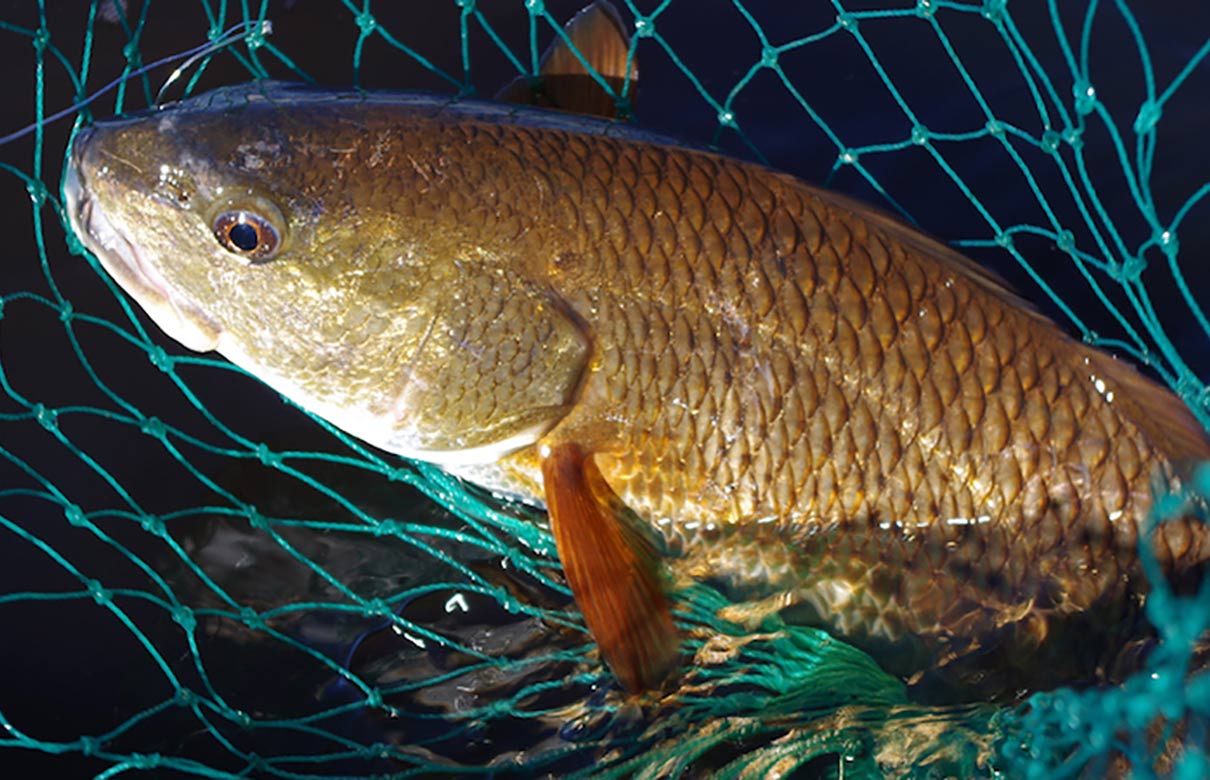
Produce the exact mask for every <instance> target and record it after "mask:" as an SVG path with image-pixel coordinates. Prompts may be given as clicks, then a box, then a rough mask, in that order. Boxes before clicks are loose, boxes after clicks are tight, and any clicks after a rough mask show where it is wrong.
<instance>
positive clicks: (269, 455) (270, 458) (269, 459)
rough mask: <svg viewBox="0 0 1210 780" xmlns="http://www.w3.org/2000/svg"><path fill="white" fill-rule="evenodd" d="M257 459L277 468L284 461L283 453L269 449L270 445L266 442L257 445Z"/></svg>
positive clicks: (263, 463)
mask: <svg viewBox="0 0 1210 780" xmlns="http://www.w3.org/2000/svg"><path fill="white" fill-rule="evenodd" d="M256 459H257V460H259V461H260V462H261V464H262V465H265V466H269V467H270V468H275V469H280V468H281V467H282V464H283V463H284V461H283V459H282V456H281V454H280V453H277V452H274V451H273V450H271V449H269V446H268V445H267V444H264V443H261V444H258V445H256Z"/></svg>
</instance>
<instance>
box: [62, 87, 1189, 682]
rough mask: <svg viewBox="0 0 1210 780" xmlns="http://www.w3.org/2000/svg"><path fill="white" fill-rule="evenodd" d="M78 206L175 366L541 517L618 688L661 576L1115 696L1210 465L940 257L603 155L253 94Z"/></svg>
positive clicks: (200, 119) (918, 659) (537, 119)
mask: <svg viewBox="0 0 1210 780" xmlns="http://www.w3.org/2000/svg"><path fill="white" fill-rule="evenodd" d="M65 197H66V208H67V213H68V215H69V217H70V219H71V222H72V225H73V227H74V229H75V231H76V232H77V234H78V235H79V236H80V238H81V239H82V240H83V242H84V243H85V245H86V246H87V247H88V248H89V249H90V250H91V251H92V252H93V253H94V254H95V255H96V256H97V257H98V258H99V259H100V261H101V262H102V264H103V265H104V267H105V268H106V270H107V271H108V272H109V273H110V274H111V275H112V276H113V277H114V278H115V279H116V280H117V281H118V282H119V283H120V284H121V285H122V287H123V288H124V289H125V290H126V291H127V292H128V293H129V294H130V295H131V296H132V297H133V298H134V299H135V300H136V301H138V303H139V304H141V306H142V307H143V309H144V310H145V311H146V312H147V314H148V315H149V316H150V317H151V318H152V319H153V320H154V321H155V322H156V323H157V324H158V325H159V326H160V327H161V328H162V329H163V330H164V332H165V333H167V334H168V335H169V336H171V337H173V338H174V339H176V340H177V341H179V342H180V343H181V344H183V345H185V346H186V347H188V348H190V349H193V350H198V351H208V350H217V351H218V352H219V353H221V354H222V355H224V356H226V357H227V358H228V359H230V360H231V361H232V362H234V363H235V364H237V365H239V366H241V367H243V368H245V369H247V370H248V371H249V372H251V373H253V374H254V375H256V376H258V377H260V378H261V379H262V380H264V381H265V382H266V383H268V384H269V385H270V386H272V387H273V388H275V389H277V390H278V391H280V392H281V393H283V394H284V395H286V396H287V397H289V398H291V399H292V400H293V401H295V402H296V403H298V404H299V405H301V406H303V407H304V408H306V409H308V410H310V411H312V412H313V413H315V414H317V415H319V416H321V417H323V418H325V419H327V420H328V421H330V422H331V423H333V424H334V425H336V426H338V427H340V428H342V429H344V430H345V431H348V432H349V433H351V434H353V435H354V436H357V437H359V438H360V439H363V440H365V441H366V442H369V443H370V444H373V445H375V446H377V447H380V448H382V449H384V450H387V451H389V452H392V453H397V454H399V455H401V456H404V457H407V458H417V459H422V460H426V461H431V462H433V463H436V464H440V465H441V466H442V467H444V468H446V469H448V470H450V471H451V472H453V473H455V474H458V475H461V476H462V477H464V478H465V479H467V480H469V481H471V482H474V483H476V484H478V485H481V486H483V487H485V488H488V489H491V490H494V491H499V492H501V493H504V494H508V495H511V496H515V497H517V498H519V499H521V500H524V501H527V502H530V503H532V504H535V505H540V506H545V507H546V508H547V509H548V510H549V515H550V524H551V529H552V531H553V534H554V537H555V541H556V544H557V548H558V553H559V556H560V558H561V560H562V562H563V564H564V567H565V571H566V576H567V579H568V582H569V584H570V586H571V589H572V591H573V593H574V595H575V598H576V601H577V603H578V605H579V607H580V609H581V610H582V612H583V614H584V618H585V621H586V623H587V625H588V627H589V629H590V631H591V632H592V635H593V637H594V638H595V639H596V641H597V643H598V646H599V647H600V650H601V654H602V656H603V658H604V660H605V661H606V662H607V663H608V665H609V666H610V668H611V669H612V670H613V672H614V673H615V674H616V676H617V677H618V679H619V680H620V681H621V683H622V684H623V685H624V686H625V687H626V688H627V689H628V690H631V691H638V690H642V689H645V688H649V687H652V686H657V685H659V684H660V682H661V681H662V680H663V679H664V678H665V677H666V676H667V675H668V674H669V673H670V671H671V670H672V669H673V668H674V667H675V665H676V662H677V658H678V653H679V642H678V637H677V633H676V629H675V626H674V623H673V621H672V618H671V614H670V609H669V602H668V599H667V598H666V596H665V595H664V589H665V585H664V583H663V581H662V578H664V577H668V576H671V577H672V578H673V579H674V580H676V581H677V582H681V583H684V582H688V581H692V580H706V581H709V582H711V583H713V584H714V585H716V586H717V587H720V588H722V589H724V590H725V591H727V592H728V593H729V594H732V595H734V596H735V597H736V598H746V599H756V598H763V597H768V596H770V595H774V594H778V595H780V596H782V597H783V599H784V603H786V604H793V605H797V606H796V609H797V612H798V613H799V615H798V617H799V619H801V620H803V621H805V622H808V623H811V624H814V625H818V626H822V627H824V628H826V629H828V630H830V631H832V632H833V633H835V634H836V635H837V636H840V637H842V638H844V639H845V640H846V641H849V642H852V643H854V644H856V645H858V646H860V647H863V648H865V649H867V650H869V651H870V652H872V653H874V654H875V655H876V657H877V658H879V660H880V661H882V662H883V663H884V665H886V666H887V668H888V669H891V670H893V671H896V672H898V673H900V674H903V675H905V676H909V675H917V676H919V675H921V674H925V673H928V672H937V673H940V674H942V675H945V674H951V675H952V676H953V677H954V678H955V679H957V680H959V681H962V682H972V683H977V684H982V685H983V687H984V688H988V689H990V690H992V691H993V692H995V691H1006V690H1009V689H1011V688H1012V686H1015V685H1021V684H1026V685H1040V684H1049V683H1051V682H1056V681H1064V680H1072V679H1078V678H1080V677H1082V676H1083V677H1089V676H1091V677H1097V676H1100V677H1102V678H1104V677H1107V676H1108V675H1109V671H1108V670H1107V667H1106V663H1107V662H1106V660H1105V659H1106V658H1110V657H1112V656H1111V652H1110V651H1111V650H1112V651H1113V652H1116V651H1117V650H1120V649H1121V648H1123V647H1125V646H1126V645H1127V644H1128V643H1129V642H1130V641H1131V640H1132V639H1133V638H1135V635H1136V632H1137V627H1136V625H1135V622H1136V621H1134V620H1133V617H1134V616H1137V615H1138V614H1139V607H1140V605H1141V604H1142V601H1143V599H1144V598H1145V595H1146V592H1147V585H1146V580H1145V578H1144V577H1143V575H1142V572H1141V569H1140V565H1139V560H1138V552H1137V551H1138V546H1139V538H1138V537H1139V533H1140V528H1141V526H1142V524H1143V523H1144V520H1145V518H1146V516H1147V514H1148V511H1149V509H1150V508H1151V505H1152V501H1153V490H1154V489H1155V487H1157V486H1159V487H1172V486H1179V484H1180V483H1181V481H1182V480H1183V479H1185V478H1186V476H1187V474H1188V469H1189V468H1190V464H1192V463H1194V462H1196V461H1199V460H1201V459H1205V458H1208V457H1210V444H1208V443H1207V439H1206V436H1205V432H1204V431H1203V430H1202V429H1201V427H1200V426H1199V425H1198V423H1197V422H1196V421H1195V420H1194V418H1193V417H1192V416H1191V414H1190V413H1189V412H1188V410H1187V409H1186V408H1185V407H1184V406H1183V405H1182V404H1181V402H1180V401H1179V400H1178V399H1177V398H1176V397H1175V396H1174V395H1172V394H1171V393H1170V392H1168V391H1167V390H1165V389H1163V388H1161V387H1160V386H1158V385H1157V384H1155V383H1153V382H1152V381H1150V380H1148V379H1146V378H1144V377H1142V376H1141V375H1139V374H1137V373H1136V372H1135V371H1134V370H1133V369H1131V368H1129V367H1128V366H1126V365H1124V364H1122V363H1121V362H1119V361H1117V360H1115V359H1114V358H1113V357H1111V356H1109V355H1107V354H1105V353H1102V352H1100V351H1097V350H1096V349H1093V348H1091V347H1089V346H1086V345H1084V344H1082V343H1080V342H1078V341H1076V340H1074V339H1072V338H1071V337H1069V336H1068V335H1067V334H1066V333H1064V332H1063V331H1062V330H1061V329H1060V328H1058V327H1057V326H1056V325H1054V324H1053V323H1051V322H1050V321H1048V320H1047V319H1046V318H1045V317H1043V316H1041V315H1040V314H1039V313H1037V312H1036V311H1035V310H1034V309H1033V308H1031V307H1030V306H1029V305H1028V304H1026V303H1025V302H1023V301H1022V300H1021V299H1019V298H1018V297H1017V296H1016V295H1015V294H1014V293H1012V292H1010V291H1009V290H1008V289H1006V287H1005V286H1004V285H1003V284H1002V283H1000V282H999V281H998V280H997V279H996V278H994V277H993V276H992V275H991V274H990V273H988V272H986V271H984V270H982V269H980V268H979V267H978V266H976V265H974V264H973V263H972V262H970V261H968V260H966V259H964V258H963V257H962V256H960V255H959V254H957V253H956V252H954V251H953V250H952V249H950V248H948V247H946V246H944V245H942V244H940V243H938V242H936V241H934V240H932V239H930V238H928V237H926V236H924V235H922V234H921V233H919V232H917V231H916V230H914V229H911V228H909V227H906V226H904V225H903V224H901V223H899V222H898V221H896V220H895V219H893V218H890V217H888V216H885V215H883V214H882V213H881V212H879V211H877V210H874V209H872V208H870V207H868V206H865V205H862V204H860V203H857V202H855V201H853V200H850V199H848V198H845V197H842V196H840V195H837V194H835V193H832V192H829V191H827V190H824V189H821V188H818V187H815V186H812V185H810V184H807V183H805V182H803V181H801V180H799V179H796V178H794V177H791V176H788V175H785V174H782V173H778V172H776V171H773V170H770V169H768V168H765V167H762V166H760V165H756V164H753V163H750V162H744V161H741V160H737V159H731V158H729V157H726V156H722V155H719V154H714V153H711V152H708V151H702V150H697V149H691V148H685V147H683V146H678V145H676V144H675V143H672V142H669V141H667V140H665V139H660V138H658V137H654V136H651V135H649V134H646V133H644V132H642V131H639V130H637V129H635V128H633V127H631V126H628V125H625V124H621V123H618V122H610V121H604V120H599V119H593V118H588V117H581V116H573V115H570V114H564V113H558V112H553V111H546V110H542V109H538V108H522V107H517V106H513V105H504V104H499V103H487V102H474V101H452V100H448V99H444V98H436V97H432V96H425V95H417V94H374V93H369V94H365V93H353V92H348V93H345V92H333V91H323V90H316V89H311V88H306V87H300V86H291V85H285V84H280V83H255V84H248V85H243V86H237V87H231V88H226V89H221V90H218V91H215V92H211V93H209V94H205V95H202V96H199V97H194V98H191V99H188V100H186V101H184V102H181V103H178V104H174V105H170V106H166V107H163V108H161V109H159V110H155V111H152V112H149V113H146V114H141V115H134V116H130V117H128V118H124V119H117V120H112V121H104V122H99V123H97V124H95V125H94V126H92V127H90V128H87V129H85V130H83V131H81V132H80V133H79V134H78V136H77V137H76V139H75V142H74V146H73V147H72V150H71V155H70V165H69V170H68V172H67V175H66V181H65ZM1154 543H1155V548H1156V550H1157V553H1158V555H1159V558H1160V560H1161V563H1162V564H1163V566H1164V567H1165V571H1166V573H1167V574H1168V575H1169V576H1170V577H1172V578H1173V579H1174V580H1187V579H1190V578H1196V577H1197V576H1199V573H1200V571H1201V569H1202V567H1203V565H1204V562H1205V561H1206V559H1207V557H1208V556H1210V543H1208V535H1207V533H1206V532H1205V530H1203V528H1202V525H1201V524H1200V522H1199V521H1198V520H1197V519H1196V518H1194V517H1193V516H1192V513H1190V516H1189V517H1186V518H1184V519H1180V520H1177V521H1174V522H1171V523H1168V524H1165V525H1164V526H1163V527H1162V528H1160V529H1159V531H1158V532H1157V533H1156V536H1155V542H1154ZM1077 644H1082V645H1085V646H1092V645H1098V646H1100V647H1103V648H1105V652H1104V653H1095V654H1093V655H1095V656H1096V657H1095V658H1092V659H1084V658H1077V657H1076V654H1073V653H1072V652H1071V649H1072V648H1073V647H1075V646H1076V645H1077ZM989 670H990V671H989Z"/></svg>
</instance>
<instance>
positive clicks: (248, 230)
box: [227, 222, 260, 252]
mask: <svg viewBox="0 0 1210 780" xmlns="http://www.w3.org/2000/svg"><path fill="white" fill-rule="evenodd" d="M227 238H229V239H231V243H232V244H234V245H235V246H236V248H238V249H239V250H240V251H243V252H252V251H254V250H255V249H256V246H257V244H259V243H260V231H258V230H257V229H256V228H255V227H253V226H252V225H249V224H248V223H247V222H237V223H235V224H234V225H232V226H231V227H230V228H229V229H228V230H227Z"/></svg>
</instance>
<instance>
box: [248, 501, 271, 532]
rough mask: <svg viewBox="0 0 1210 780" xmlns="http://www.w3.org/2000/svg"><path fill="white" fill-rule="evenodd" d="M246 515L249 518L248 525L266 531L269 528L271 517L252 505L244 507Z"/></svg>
mask: <svg viewBox="0 0 1210 780" xmlns="http://www.w3.org/2000/svg"><path fill="white" fill-rule="evenodd" d="M244 517H246V518H248V525H249V526H251V527H252V528H255V529H256V530H258V531H264V530H266V529H268V528H269V519H268V518H267V517H265V516H264V515H262V514H261V513H260V510H258V509H257V508H256V507H254V506H252V505H248V506H246V507H244Z"/></svg>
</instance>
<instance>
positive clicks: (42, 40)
mask: <svg viewBox="0 0 1210 780" xmlns="http://www.w3.org/2000/svg"><path fill="white" fill-rule="evenodd" d="M30 43H32V44H33V46H34V51H36V52H37V53H38V54H39V55H41V54H42V52H44V51H45V50H46V47H47V46H49V45H50V30H48V29H46V28H45V27H39V28H38V29H37V30H36V31H34V34H33V37H32V38H31V39H30Z"/></svg>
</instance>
